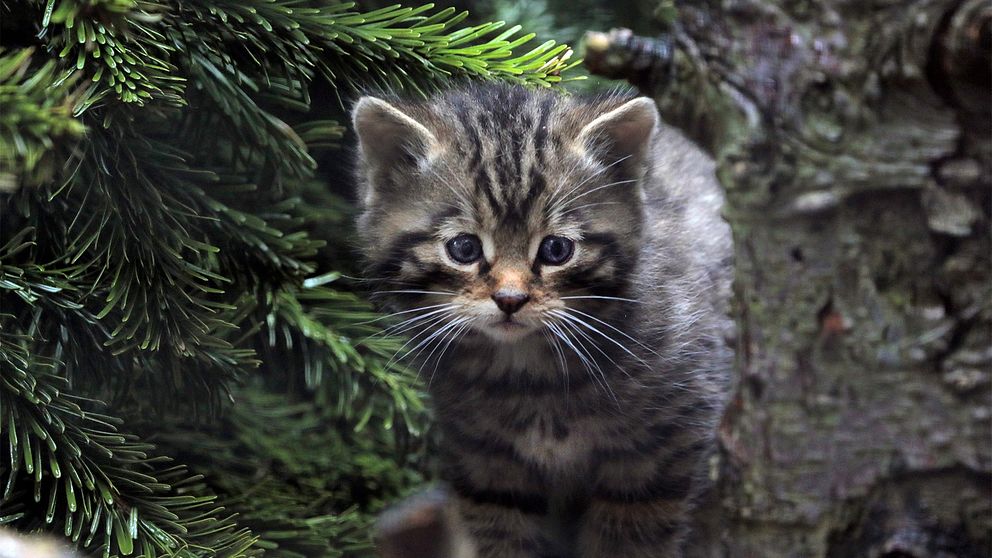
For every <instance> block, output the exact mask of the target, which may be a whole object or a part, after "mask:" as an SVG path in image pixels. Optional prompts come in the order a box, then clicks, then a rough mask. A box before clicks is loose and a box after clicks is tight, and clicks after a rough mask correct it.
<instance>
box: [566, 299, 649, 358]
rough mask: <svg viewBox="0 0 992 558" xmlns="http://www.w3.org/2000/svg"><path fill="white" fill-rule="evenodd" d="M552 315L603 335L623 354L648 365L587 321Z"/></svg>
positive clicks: (573, 317) (568, 316)
mask: <svg viewBox="0 0 992 558" xmlns="http://www.w3.org/2000/svg"><path fill="white" fill-rule="evenodd" d="M551 313H552V314H553V315H555V316H558V317H559V318H562V319H563V320H567V321H569V322H571V323H572V324H575V325H576V326H583V327H585V328H587V329H589V330H590V331H592V332H594V333H596V334H598V335H601V336H602V337H603V338H604V339H606V340H607V341H609V342H610V343H613V344H614V345H616V346H617V347H620V350H622V351H623V352H625V353H627V354H628V355H630V356H632V357H634V359H636V360H637V361H638V362H640V363H641V364H645V365H646V364H647V363H646V362H644V359H642V358H641V357H639V356H637V355H636V354H634V352H633V351H631V350H630V349H628V348H627V347H626V346H625V345H624V344H623V343H620V342H619V341H617V340H616V339H614V338H612V337H610V336H609V335H606V334H605V333H603V332H602V331H600V330H598V329H596V328H595V327H594V326H591V325H589V324H588V323H586V322H585V321H583V320H581V319H579V318H577V317H575V316H570V315H567V314H565V313H564V312H558V311H552V312H551Z"/></svg>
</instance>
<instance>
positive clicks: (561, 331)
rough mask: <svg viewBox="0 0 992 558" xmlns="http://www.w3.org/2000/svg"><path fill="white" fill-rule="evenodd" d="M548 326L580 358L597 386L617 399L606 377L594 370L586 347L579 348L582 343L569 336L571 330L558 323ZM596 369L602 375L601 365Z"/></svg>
mask: <svg viewBox="0 0 992 558" xmlns="http://www.w3.org/2000/svg"><path fill="white" fill-rule="evenodd" d="M547 325H548V328H549V329H550V330H551V331H553V332H554V333H555V335H557V336H558V338H559V339H561V340H562V341H563V342H564V343H565V345H567V346H568V347H569V348H570V349H572V352H574V353H575V355H576V356H578V357H579V361H580V362H582V365H583V366H584V367H585V369H586V371H587V372H588V373H589V377H590V378H592V379H593V381H595V382H596V383H597V384H599V385H600V386H601V387H602V388H603V390H604V391H606V392H607V393H609V394H610V395H612V396H613V398H614V400H615V399H616V394H614V393H613V390H612V389H610V386H609V384H608V383H606V381H605V375H604V377H603V378H600V376H599V375H597V374H596V370H594V369H593V362H594V361H593V360H592V357H591V356H589V355H588V353H587V352H586V351H585V350H584V347H583V349H580V348H579V347H578V346H582V343H580V342H579V341H578V339H576V338H574V337H573V336H572V335H569V333H568V331H570V330H569V329H566V328H565V324H564V323H563V322H557V323H550V322H549V323H548V324H547ZM572 341H575V343H573V342H572ZM576 345H578V346H576ZM596 368H598V369H599V372H601V373H602V369H601V368H599V365H598V364H596ZM618 404H619V402H618Z"/></svg>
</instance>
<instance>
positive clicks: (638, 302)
mask: <svg viewBox="0 0 992 558" xmlns="http://www.w3.org/2000/svg"><path fill="white" fill-rule="evenodd" d="M585 298H597V299H602V300H619V301H620V302H633V303H634V304H644V302H642V301H640V300H634V299H632V298H623V297H619V296H600V295H588V296H586V295H581V296H560V297H558V299H559V300H579V299H585Z"/></svg>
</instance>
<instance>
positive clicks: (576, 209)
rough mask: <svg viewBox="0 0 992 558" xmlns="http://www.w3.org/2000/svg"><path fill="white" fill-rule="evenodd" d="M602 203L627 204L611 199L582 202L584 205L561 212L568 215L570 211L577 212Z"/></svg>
mask: <svg viewBox="0 0 992 558" xmlns="http://www.w3.org/2000/svg"><path fill="white" fill-rule="evenodd" d="M600 205H626V204H624V203H623V202H615V201H611V202H592V203H585V204H582V205H580V206H578V207H573V208H571V209H569V210H567V211H562V212H561V215H568V214H569V213H575V212H576V211H581V210H583V209H589V208H590V207H598V206H600Z"/></svg>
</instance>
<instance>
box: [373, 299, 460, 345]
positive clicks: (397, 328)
mask: <svg viewBox="0 0 992 558" xmlns="http://www.w3.org/2000/svg"><path fill="white" fill-rule="evenodd" d="M446 306H450V308H441V309H439V310H431V311H430V312H428V313H426V314H422V315H420V316H414V317H412V318H408V319H406V320H403V321H401V322H399V323H397V324H393V325H391V326H389V327H387V328H384V329H383V330H382V331H379V332H376V333H374V334H372V335H370V336H369V338H370V339H371V338H374V337H380V336H383V335H399V334H400V333H403V332H404V331H409V330H410V329H412V328H411V327H407V326H410V325H412V324H416V323H417V322H419V321H422V320H424V319H427V318H429V317H431V316H436V315H437V314H441V313H444V312H446V311H449V310H453V309H454V308H455V305H453V304H452V305H446Z"/></svg>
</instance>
